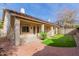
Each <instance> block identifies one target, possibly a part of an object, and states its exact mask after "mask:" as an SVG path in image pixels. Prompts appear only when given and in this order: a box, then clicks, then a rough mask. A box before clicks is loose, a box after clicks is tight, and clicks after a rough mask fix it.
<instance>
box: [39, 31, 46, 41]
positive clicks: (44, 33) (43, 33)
mask: <svg viewBox="0 0 79 59" xmlns="http://www.w3.org/2000/svg"><path fill="white" fill-rule="evenodd" d="M39 34H40V37H41V39H42V40H44V39H45V38H46V37H47V33H46V32H40V33H39Z"/></svg>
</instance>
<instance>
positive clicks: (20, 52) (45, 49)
mask: <svg viewBox="0 0 79 59" xmlns="http://www.w3.org/2000/svg"><path fill="white" fill-rule="evenodd" d="M14 55H17V56H79V47H76V48H62V47H51V46H45V45H44V44H42V43H41V42H40V41H36V42H32V43H29V44H25V45H22V46H19V47H18V48H17V51H15V52H14Z"/></svg>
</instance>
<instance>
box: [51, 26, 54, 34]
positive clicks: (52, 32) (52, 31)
mask: <svg viewBox="0 0 79 59" xmlns="http://www.w3.org/2000/svg"><path fill="white" fill-rule="evenodd" d="M53 35H54V27H53V26H52V27H51V36H53Z"/></svg>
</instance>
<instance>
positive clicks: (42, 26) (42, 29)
mask: <svg viewBox="0 0 79 59" xmlns="http://www.w3.org/2000/svg"><path fill="white" fill-rule="evenodd" d="M41 32H44V24H42V25H41Z"/></svg>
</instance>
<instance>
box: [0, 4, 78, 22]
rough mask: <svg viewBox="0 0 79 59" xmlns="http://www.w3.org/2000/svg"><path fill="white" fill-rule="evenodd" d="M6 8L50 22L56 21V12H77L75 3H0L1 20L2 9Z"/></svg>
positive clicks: (0, 16)
mask: <svg viewBox="0 0 79 59" xmlns="http://www.w3.org/2000/svg"><path fill="white" fill-rule="evenodd" d="M3 8H7V9H11V10H15V11H17V12H20V9H21V8H24V9H25V12H26V14H28V15H31V16H33V17H36V18H39V19H42V20H46V21H48V19H50V21H51V22H55V21H57V16H58V12H60V11H62V10H63V9H65V8H68V9H71V10H79V4H77V3H75V4H74V3H70V4H67V3H1V4H0V18H2V13H3V12H2V9H3Z"/></svg>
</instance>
